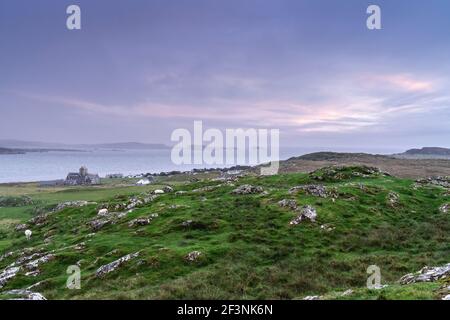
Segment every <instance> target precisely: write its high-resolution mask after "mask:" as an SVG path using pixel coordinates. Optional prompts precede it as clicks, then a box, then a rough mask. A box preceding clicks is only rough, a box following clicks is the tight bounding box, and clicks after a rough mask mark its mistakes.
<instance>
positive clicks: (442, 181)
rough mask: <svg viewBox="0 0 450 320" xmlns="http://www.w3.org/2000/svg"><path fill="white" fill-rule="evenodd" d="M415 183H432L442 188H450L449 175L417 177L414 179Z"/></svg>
mask: <svg viewBox="0 0 450 320" xmlns="http://www.w3.org/2000/svg"><path fill="white" fill-rule="evenodd" d="M416 184H418V185H434V186H441V187H444V188H450V176H445V177H443V176H437V177H429V178H426V179H418V180H416Z"/></svg>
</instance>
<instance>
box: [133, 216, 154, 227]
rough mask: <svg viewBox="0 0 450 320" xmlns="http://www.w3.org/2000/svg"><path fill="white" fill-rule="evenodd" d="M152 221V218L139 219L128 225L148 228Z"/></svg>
mask: <svg viewBox="0 0 450 320" xmlns="http://www.w3.org/2000/svg"><path fill="white" fill-rule="evenodd" d="M151 221H152V220H151V219H150V218H138V219H134V220H131V221H130V222H129V223H128V226H129V227H138V226H146V225H148V224H150V222H151Z"/></svg>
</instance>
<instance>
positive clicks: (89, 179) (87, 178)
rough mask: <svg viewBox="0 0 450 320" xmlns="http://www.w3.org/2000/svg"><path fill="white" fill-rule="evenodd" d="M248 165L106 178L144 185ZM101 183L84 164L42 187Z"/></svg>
mask: <svg viewBox="0 0 450 320" xmlns="http://www.w3.org/2000/svg"><path fill="white" fill-rule="evenodd" d="M249 168H250V167H248V166H235V167H232V168H208V169H206V168H205V169H192V170H191V171H184V172H182V171H169V172H160V173H145V174H144V173H141V174H136V175H128V176H124V175H123V174H122V173H112V174H107V175H106V176H105V178H106V179H123V178H133V179H139V180H138V181H137V182H136V183H135V184H136V185H137V186H144V185H148V184H151V183H153V182H154V181H155V177H158V176H172V175H177V174H183V173H184V174H191V175H196V174H198V173H202V172H209V171H221V172H222V174H227V175H237V174H240V173H241V172H242V170H245V169H249ZM100 184H101V178H100V176H99V175H98V174H97V173H89V170H88V168H87V167H86V166H82V167H81V168H80V169H79V170H78V172H69V173H68V174H67V177H66V179H60V180H51V181H40V182H39V186H40V187H52V186H95V185H100Z"/></svg>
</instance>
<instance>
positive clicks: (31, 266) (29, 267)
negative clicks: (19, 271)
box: [25, 253, 55, 271]
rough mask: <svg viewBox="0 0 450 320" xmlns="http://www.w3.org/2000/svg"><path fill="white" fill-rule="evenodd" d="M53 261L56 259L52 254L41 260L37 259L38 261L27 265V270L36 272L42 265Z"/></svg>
mask: <svg viewBox="0 0 450 320" xmlns="http://www.w3.org/2000/svg"><path fill="white" fill-rule="evenodd" d="M53 259H55V256H54V255H53V254H51V253H49V254H46V255H44V256H42V257H40V258H37V259H35V260H33V261H31V262H28V263H27V264H25V269H27V270H29V271H35V270H36V269H38V267H39V266H40V265H42V264H44V263H47V262H49V261H51V260H53Z"/></svg>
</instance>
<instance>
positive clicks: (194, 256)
mask: <svg viewBox="0 0 450 320" xmlns="http://www.w3.org/2000/svg"><path fill="white" fill-rule="evenodd" d="M202 255H203V253H202V252H200V251H192V252H190V253H188V254H187V255H186V256H184V260H185V261H187V262H195V261H197V260H198V259H199V258H200V257H201V256H202Z"/></svg>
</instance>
